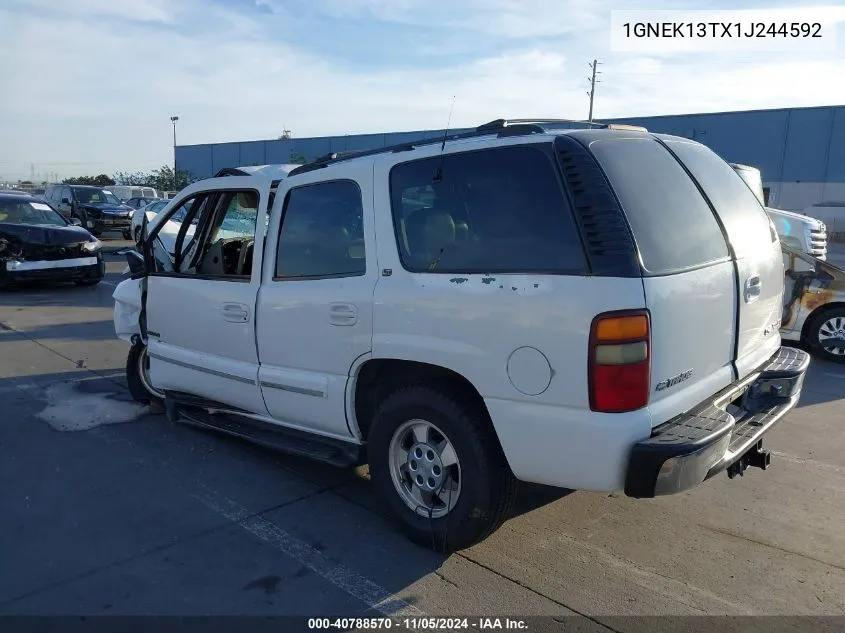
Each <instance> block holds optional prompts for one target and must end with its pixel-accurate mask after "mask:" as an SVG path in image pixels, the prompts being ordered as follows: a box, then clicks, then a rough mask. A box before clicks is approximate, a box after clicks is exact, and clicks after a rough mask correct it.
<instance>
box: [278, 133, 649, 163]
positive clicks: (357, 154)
mask: <svg viewBox="0 0 845 633" xmlns="http://www.w3.org/2000/svg"><path fill="white" fill-rule="evenodd" d="M556 123H567V124H577V125H585V126H592V127H596V128H601V129H612V130H622V129H626V130H638V131H643V132H647V131H648V130H646V129H645V128H643V127H637V126H633V125H622V124H617V123H596V122H593V121H579V120H577V119H496V120H494V121H489V122H487V123H484V124H482V125H479V126H478V127H477V128H475V129H474V130H470V131H469V132H459V133H455V134H447V135H445V136H435V137H430V138H426V139H421V140H419V141H410V142H408V143H401V144H399V145H388V146H386V147H378V148H375V149H367V150H361V151H352V152H332V153H329V154H326V155H324V156H320V157H319V158H317V159H315V160H313V161H311V162H310V163H306V164H305V165H301V166H299V167H297V168H295V169H293V170H291V171H290V173H289V174H288V176H289V177H290V176H295V175H296V174H304V173H307V172H309V171H314V170H315V169H321V168H323V167H327V166H329V165H332V164H334V163H337V162H340V161H344V160H351V159H353V158H362V157H364V156H375V155H377V154H388V153H391V152H392V153H395V152H408V151H411V150H413V149H416V148H417V147H423V146H425V145H435V144H437V143H443V142H448V141H457V140H460V139H465V138H473V137H476V136H487V135H489V134H496V135H497V136H499V137H505V136H523V135H528V134H544V133H546V132H548V131H549V129H548V127H550V126H551V127H553V126H554V124H556Z"/></svg>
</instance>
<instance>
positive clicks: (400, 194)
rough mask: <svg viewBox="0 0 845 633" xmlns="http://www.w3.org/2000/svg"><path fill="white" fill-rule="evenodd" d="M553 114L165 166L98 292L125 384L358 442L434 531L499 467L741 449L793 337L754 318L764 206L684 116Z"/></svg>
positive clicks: (326, 451) (268, 435) (268, 426)
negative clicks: (624, 122) (208, 167)
mask: <svg viewBox="0 0 845 633" xmlns="http://www.w3.org/2000/svg"><path fill="white" fill-rule="evenodd" d="M558 123H559V122H555V121H505V120H498V121H493V122H490V123H488V124H485V125H482V126H480V127H479V128H478V129H477V130H475V131H473V132H468V133H461V134H455V135H452V136H450V137H448V138H446V139H435V140H432V141H431V142H419V143H415V144H413V145H404V146H397V147H388V148H381V149H378V150H374V151H370V152H356V153H350V154H346V155H330V156H326V157H324V158H322V159H318V160H317V161H314V162H312V163H310V164H307V165H303V166H300V167H297V168H295V169H292V170H290V171H288V172H287V173H286V174H285V175H284V176H281V177H277V176H268V175H266V174H265V173H262V172H261V171H253V172H252V174H253V175H241V174H245V173H250V172H247V171H246V170H241V171H239V170H228V171H227V172H226V174H225V175H223V174H221V175H220V177H217V178H212V179H208V180H204V181H201V182H198V183H195V184H193V185H191V186H190V187H188V188H186V189H185V190H183V191H182V192H180V194H179V195H178V196H177V197H176V198H175V199H174V200H173V201H172V202H171V203H170V204H168V205H167V206H166V207H164V208H163V209H162V210H161V211H159V212H158V213H157V214H156V217H155V219H154V221H148V222H147V223H146V229H145V231H144V232H143V234H142V236H141V240H140V246H139V248H140V251H141V253H137V252H132V253H129V254H127V259H128V263H129V266H130V270H131V272H132V276H131V279H128V280H126V281H124V282H122V283H121V284H120V285H118V287H117V288H116V289H115V292H114V298H115V311H114V322H115V330H116V333H117V335H118V336H119V337H120V338H122V339H124V340H127V341H129V342H131V343H132V346H131V348H130V351H129V355H128V358H127V379H128V383H129V385H130V389H131V391H132V394H133V396H134V397H135V398H136V399H137V400H139V401H141V402H151V401H155V402H160V403H162V404H163V405H164V408H165V410H166V411H167V415H168V417H169V418H170V419H171V420H173V421H176V420H182V421H185V422H188V423H190V424H194V425H197V426H200V427H205V428H213V429H217V430H222V431H224V432H227V433H230V434H233V435H235V436H238V437H242V438H246V439H248V440H251V441H254V442H258V443H261V444H265V445H269V446H273V447H275V448H277V449H279V450H283V451H287V452H290V453H295V454H301V455H307V456H309V457H312V458H316V459H320V460H323V461H326V462H328V463H331V464H335V465H340V466H350V465H356V464H360V463H365V462H366V463H369V467H370V476H371V478H372V481H373V484H374V487H375V488H376V489H377V491H378V492H379V493H380V494H381V495H382V497H383V499H384V502H385V505H386V507H387V508H389V509H390V510H391V512H392V513H393V515H394V516H395V517H396V519H397V521H398V523H399V524H400V525H401V526H402V527H403V529H404V530H405V531H406V532H407V534H408V535H409V536H410V537H411V538H413V539H414V540H417V541H420V542H424V543H427V544H429V545H433V546H435V547H437V548H440V549H446V550H451V549H460V548H463V547H467V546H469V545H471V544H473V543H476V542H478V541H479V540H482V539H484V538H485V537H486V536H487V535H489V534H490V533H491V532H493V531H494V530H495V529H496V528H497V527H498V526H499V525H500V524H501V522H502V521H503V520H504V518H505V517H506V516H507V514H508V512H509V509H510V506H511V505H512V503H513V500H514V490H515V482H516V481H517V480H523V481H528V482H535V483H541V484H547V485H552V486H561V487H565V488H570V489H580V490H591V491H602V492H616V491H624V492H625V494H626V495H628V496H630V497H635V498H642V497H654V496H658V495H665V494H673V493H678V492H681V491H684V490H687V489H690V488H691V487H694V486H697V485H699V484H701V483H702V482H703V481H705V480H706V479H709V478H711V477H713V476H715V475H717V474H719V473H722V472H725V471H727V473H728V474H729V475H730V476H731V477H733V476H734V475H738V474H742V473H743V472H744V471H745V470H746V468H748V467H750V466H754V467H760V468H762V469H765V468H766V466H767V465H768V464H769V460H770V459H771V454H770V453H769V452H768V451H766V450H765V448H764V446H763V442H764V440H765V437H766V435H767V433H768V432H769V430H770V429H771V428H772V427H773V426H774V425H775V424H776V423H778V422H779V421H781V420H783V418H784V416H785V415H786V414H787V413H788V412H789V411H790V410H791V409H793V408H794V407H795V406H796V404H797V402H798V400H799V398H800V395H801V390H802V386H803V380H804V376H805V374H806V371H807V368H808V365H809V362H810V358H809V355H808V354H807V353H806V352H804V351H802V350H799V349H794V348H787V347H782V346H781V337H780V336H779V335H778V331H779V329H780V328H781V326H782V318H783V314H784V279H785V269H784V263H783V262H784V259H783V250H782V249H783V248H784V244H783V243H782V242H781V240H780V239H779V237H778V231H777V229H776V228H775V225H774V223H773V222H772V220H771V219H770V217H769V216H768V215H767V214H766V212H765V210H764V208H763V205H762V204H761V202H760V201H759V200H758V199H757V197H756V196H755V194H754V193H753V192H752V191H751V189H750V188H749V187H748V186H746V184H744V182H743V180H742V179H741V178H740V177H738V176H737V174H736V172H735V171H734V170H733V169H732V168H731V167H730V166H729V165H728V164H727V163H726V162H725V161H723V160H722V159H721V158H719V157H718V156H716V155H715V154H714V153H713V152H712V151H710V150H709V149H707V148H706V147H705V146H703V145H701V144H700V143H697V142H694V141H691V140H689V139H684V138H679V137H672V136H666V135H652V134H650V133H649V132H648V131H647V130H644V129H642V128H632V127H626V126H615V125H599V126H596V129H577V130H576V129H561V126H560V125H558ZM563 127H568V126H566V125H565V126H563ZM177 212H178V213H183V212H184V215H182V216H181V221H180V222H178V225H179V226H178V230H177V233H176V241H175V244H176V246H175V249H174V250H175V251H177V252H176V253H174V252H173V250H171V249H169V248H162V241H161V240H160V239H159V237H160V236H161V234H162V233H163V232H164V230H165V228H166V227H167V225H168V222H170V221H172V220H173V218H174V217H176V214H177ZM250 218H254V221H250ZM259 220H263V221H259ZM227 223H229V224H227ZM227 225H228V226H229V227H231V230H230V231H229V232H224V226H227ZM179 244H181V245H182V246H181V247H180V246H179ZM810 260H811V261H818V260H814V259H812V258H810ZM822 270H823V272H824V271H826V270H827V269H824V268H823V269H822ZM796 279H797V278H796ZM816 279H817V280H822V277H820V276H818V275H817V277H816ZM824 279H825V280H826V279H827V278H824ZM233 282H238V283H233ZM819 283H826V281H824V282H821V281H820V282H819ZM812 287H814V286H813V283H812V282H811V283H809V284H808V283H804V282H803V281H796V285H795V286H792V287H791V289H790V297H791V296H792V295H793V294H794V293H795V292H796V288H798V292H799V295H800V294H801V292H802V291H801V288H812ZM815 287H819V286H818V284H817V285H816V286H815ZM198 323H201V324H202V327H197V324H198ZM826 323H827V325H826V326H825V328H828V329H825V332H828V331H829V328H834V329H835V328H838V327H839V325H837V324H838V323H839V322H838V321H836V320H835V319H834V320H832V321H831V320H830V319H828V320H827V321H826ZM837 331H838V330H837ZM833 336H837V335H833ZM833 340H834V345H838V343H839V340H838V339H835V338H834V339H833ZM820 342H821V341H820ZM836 349H838V348H836ZM843 351H845V348H843Z"/></svg>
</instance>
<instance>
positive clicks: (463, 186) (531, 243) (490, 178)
mask: <svg viewBox="0 0 845 633" xmlns="http://www.w3.org/2000/svg"><path fill="white" fill-rule="evenodd" d="M435 176H438V177H435ZM390 193H391V204H392V208H393V220H394V226H395V229H396V235H397V242H398V244H399V256H400V259H401V261H402V265H403V266H404V267H405V268H406V269H408V270H411V271H414V272H442V273H579V274H580V273H583V271H584V270H585V269H586V261H585V256H584V252H583V249H582V247H581V242H580V237H579V236H578V232H577V228H576V226H575V221H574V219H573V218H572V213H571V211H570V209H569V205H568V204H567V202H566V199H565V198H564V194H563V190H562V188H561V185H560V181H559V179H558V175H557V173H556V171H555V167H554V164H553V163H552V160H551V158H550V156H549V155H548V154H546V153H545V152H543V151H542V150H541V149H538V148H536V147H526V146H519V147H504V148H496V149H488V150H481V151H474V152H465V153H460V154H450V155H445V156H443V157H442V158H441V157H436V158H426V159H422V160H417V161H411V162H407V163H400V164H398V165H396V166H395V167H393V169H392V170H391V172H390Z"/></svg>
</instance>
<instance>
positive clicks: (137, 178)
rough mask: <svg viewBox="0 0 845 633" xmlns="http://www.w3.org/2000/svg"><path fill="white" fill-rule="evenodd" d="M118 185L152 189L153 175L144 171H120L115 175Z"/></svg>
mask: <svg viewBox="0 0 845 633" xmlns="http://www.w3.org/2000/svg"><path fill="white" fill-rule="evenodd" d="M114 179H115V181H116V182H115V183H114V184H116V185H136V186H140V187H152V186H153V185H152V184H151V182H152V179H153V177H152V174H147V173H145V172H143V171H134V172H127V171H119V172H117V173H116V174H115V175H114Z"/></svg>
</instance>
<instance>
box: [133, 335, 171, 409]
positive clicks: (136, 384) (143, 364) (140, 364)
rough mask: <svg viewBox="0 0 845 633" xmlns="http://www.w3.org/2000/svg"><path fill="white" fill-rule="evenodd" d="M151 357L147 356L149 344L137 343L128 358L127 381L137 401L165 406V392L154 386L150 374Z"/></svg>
mask: <svg viewBox="0 0 845 633" xmlns="http://www.w3.org/2000/svg"><path fill="white" fill-rule="evenodd" d="M149 369H150V359H149V357H148V356H147V346H146V345H144V344H143V343H135V344H134V345H132V347H131V348H130V350H129V356H128V357H127V358H126V382H127V383H128V384H129V393H130V394H131V395H132V398H133V399H134V400H135V402H139V403H141V404H149V405H153V406H157V407H163V406H164V394H163V393H161V392H160V391H158V390H157V389H156V388H155V387H153V385H152V383H151V382H150V376H149Z"/></svg>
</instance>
